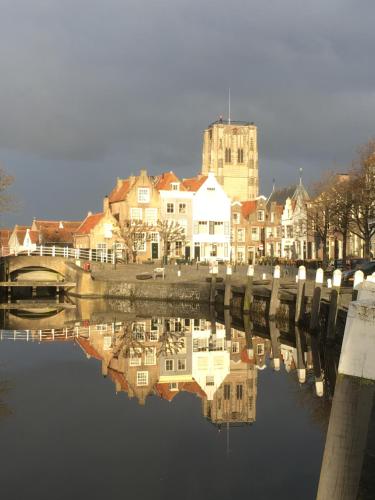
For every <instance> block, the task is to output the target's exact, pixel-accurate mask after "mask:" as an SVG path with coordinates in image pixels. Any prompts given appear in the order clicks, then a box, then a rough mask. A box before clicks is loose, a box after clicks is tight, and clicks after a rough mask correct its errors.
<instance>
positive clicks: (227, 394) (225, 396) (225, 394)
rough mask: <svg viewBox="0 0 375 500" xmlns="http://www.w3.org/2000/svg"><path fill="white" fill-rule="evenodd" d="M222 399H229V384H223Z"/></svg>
mask: <svg viewBox="0 0 375 500" xmlns="http://www.w3.org/2000/svg"><path fill="white" fill-rule="evenodd" d="M224 399H226V400H227V401H228V399H230V385H229V384H224Z"/></svg>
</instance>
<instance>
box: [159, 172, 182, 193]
mask: <svg viewBox="0 0 375 500" xmlns="http://www.w3.org/2000/svg"><path fill="white" fill-rule="evenodd" d="M173 182H179V183H180V191H186V187H185V186H184V185H183V183H181V181H180V179H179V178H178V177H177V175H176V174H175V173H174V172H172V171H170V172H163V173H162V174H161V175H160V176H159V178H158V179H157V181H156V189H158V190H159V191H160V190H164V191H170V190H171V189H172V186H171V184H172V183H173Z"/></svg>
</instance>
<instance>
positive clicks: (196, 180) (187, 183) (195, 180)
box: [182, 175, 207, 191]
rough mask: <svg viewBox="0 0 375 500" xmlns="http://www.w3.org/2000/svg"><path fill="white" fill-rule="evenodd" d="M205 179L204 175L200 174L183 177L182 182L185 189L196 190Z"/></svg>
mask: <svg viewBox="0 0 375 500" xmlns="http://www.w3.org/2000/svg"><path fill="white" fill-rule="evenodd" d="M206 179H207V176H206V175H202V176H200V177H192V178H191V179H184V180H183V181H182V184H183V186H184V187H185V188H186V189H187V191H198V189H199V188H200V187H201V186H202V184H203V183H204V182H205V180H206Z"/></svg>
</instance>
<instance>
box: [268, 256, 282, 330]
mask: <svg viewBox="0 0 375 500" xmlns="http://www.w3.org/2000/svg"><path fill="white" fill-rule="evenodd" d="M279 288H280V266H275V268H274V270H273V278H272V290H271V299H270V309H269V319H270V320H273V319H275V316H276V311H277V309H278V308H279V305H280V299H279Z"/></svg>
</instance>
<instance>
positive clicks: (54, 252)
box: [52, 245, 56, 257]
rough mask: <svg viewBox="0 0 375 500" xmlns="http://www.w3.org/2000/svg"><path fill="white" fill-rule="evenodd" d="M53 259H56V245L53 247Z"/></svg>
mask: <svg viewBox="0 0 375 500" xmlns="http://www.w3.org/2000/svg"><path fill="white" fill-rule="evenodd" d="M52 257H56V247H55V245H53V246H52Z"/></svg>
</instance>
